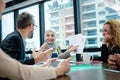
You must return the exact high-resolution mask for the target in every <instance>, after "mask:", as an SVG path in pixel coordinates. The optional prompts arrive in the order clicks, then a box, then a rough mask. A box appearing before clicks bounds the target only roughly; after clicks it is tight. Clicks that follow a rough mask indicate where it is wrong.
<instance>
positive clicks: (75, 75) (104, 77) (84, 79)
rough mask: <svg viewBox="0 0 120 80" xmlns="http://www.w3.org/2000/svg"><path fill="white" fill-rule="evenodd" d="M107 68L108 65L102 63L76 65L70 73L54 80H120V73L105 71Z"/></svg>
mask: <svg viewBox="0 0 120 80" xmlns="http://www.w3.org/2000/svg"><path fill="white" fill-rule="evenodd" d="M77 68H78V70H77ZM105 68H107V67H106V64H102V63H91V64H90V65H87V64H86V65H85V64H75V65H72V66H71V71H70V72H69V73H67V74H66V75H64V76H61V77H58V78H57V79H53V80H120V72H119V73H116V72H110V71H105V70H104V69H105Z"/></svg>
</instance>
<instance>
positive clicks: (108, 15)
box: [79, 0, 120, 48]
mask: <svg viewBox="0 0 120 80" xmlns="http://www.w3.org/2000/svg"><path fill="white" fill-rule="evenodd" d="M79 1H80V5H79V8H80V15H81V16H80V17H81V18H80V19H81V20H80V23H81V30H83V31H81V32H82V34H85V35H86V44H85V47H87V48H91V47H97V48H99V47H100V46H101V40H102V39H101V38H103V35H102V28H103V24H104V23H105V21H107V20H108V19H118V20H120V4H119V3H120V0H79Z"/></svg>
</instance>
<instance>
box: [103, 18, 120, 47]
mask: <svg viewBox="0 0 120 80" xmlns="http://www.w3.org/2000/svg"><path fill="white" fill-rule="evenodd" d="M105 24H109V25H110V30H111V34H112V37H113V38H112V40H111V41H110V42H109V43H108V48H109V49H112V48H113V47H119V49H120V22H119V21H117V20H114V19H110V20H108V21H107V22H106V23H105ZM105 24H104V25H105Z"/></svg>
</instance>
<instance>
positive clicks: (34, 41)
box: [19, 5, 40, 51]
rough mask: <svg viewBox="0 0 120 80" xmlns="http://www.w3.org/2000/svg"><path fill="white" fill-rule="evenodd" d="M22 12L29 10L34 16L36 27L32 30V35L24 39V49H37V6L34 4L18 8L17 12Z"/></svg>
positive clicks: (38, 45)
mask: <svg viewBox="0 0 120 80" xmlns="http://www.w3.org/2000/svg"><path fill="white" fill-rule="evenodd" d="M22 12H29V13H30V14H32V15H33V16H34V20H35V25H37V26H38V27H37V28H36V29H35V30H34V35H33V38H32V39H26V42H27V45H26V51H28V50H30V49H33V48H36V50H39V48H40V34H39V33H40V31H39V29H40V26H39V6H38V5H34V6H31V7H27V8H23V9H20V10H19V14H20V13H22Z"/></svg>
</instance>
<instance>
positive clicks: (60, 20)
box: [44, 0, 75, 49]
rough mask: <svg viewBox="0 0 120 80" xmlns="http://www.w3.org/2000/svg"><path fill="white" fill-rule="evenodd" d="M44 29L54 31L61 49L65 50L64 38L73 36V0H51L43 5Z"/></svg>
mask: <svg viewBox="0 0 120 80" xmlns="http://www.w3.org/2000/svg"><path fill="white" fill-rule="evenodd" d="M44 7H45V29H48V28H52V29H54V30H55V31H56V35H57V40H56V42H57V43H59V45H60V47H61V48H62V49H66V38H67V37H69V36H71V35H74V34H75V30H74V29H75V28H74V11H73V0H52V1H48V2H46V3H45V6H44Z"/></svg>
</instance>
